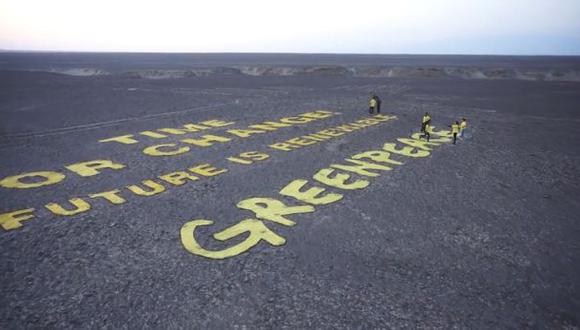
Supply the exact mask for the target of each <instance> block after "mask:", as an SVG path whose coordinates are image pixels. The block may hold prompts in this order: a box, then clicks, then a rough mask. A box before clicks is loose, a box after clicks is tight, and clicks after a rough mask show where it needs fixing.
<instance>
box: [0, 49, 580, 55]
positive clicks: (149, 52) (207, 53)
mask: <svg viewBox="0 0 580 330" xmlns="http://www.w3.org/2000/svg"><path fill="white" fill-rule="evenodd" d="M0 53H53V54H55V53H60V54H62V53H73V54H95V53H96V54H167V55H169V54H204V55H214V54H216V55H217V54H219V55H224V54H231V55H241V54H243V55H359V56H360V55H363V56H365V55H366V56H523V57H540V56H545V57H580V52H578V53H570V54H554V53H487V54H483V53H372V52H369V53H357V52H352V53H350V52H277V51H274V52H256V51H225V52H216V51H121V50H119V51H116V50H44V49H5V48H0Z"/></svg>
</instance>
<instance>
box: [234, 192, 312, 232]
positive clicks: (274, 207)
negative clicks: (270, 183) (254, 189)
mask: <svg viewBox="0 0 580 330" xmlns="http://www.w3.org/2000/svg"><path fill="white" fill-rule="evenodd" d="M237 207H238V208H240V209H244V210H249V211H252V212H254V214H255V215H256V217H257V218H258V219H264V220H269V221H272V222H276V223H278V224H281V225H284V226H294V225H295V224H296V223H295V222H294V221H292V220H290V219H287V218H285V217H284V216H285V215H290V214H297V213H309V212H314V207H312V206H310V205H304V206H286V205H285V204H284V203H282V202H280V201H279V200H276V199H273V198H265V197H256V198H249V199H244V200H243V201H241V202H239V203H238V204H237Z"/></svg>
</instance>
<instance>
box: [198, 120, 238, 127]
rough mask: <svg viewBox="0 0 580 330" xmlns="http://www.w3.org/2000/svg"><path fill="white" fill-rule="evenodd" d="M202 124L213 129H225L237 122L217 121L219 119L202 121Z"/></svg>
mask: <svg viewBox="0 0 580 330" xmlns="http://www.w3.org/2000/svg"><path fill="white" fill-rule="evenodd" d="M201 123H202V124H204V125H207V126H211V127H224V126H229V125H233V124H235V122H233V121H223V120H217V119H211V120H206V121H202V122H201Z"/></svg>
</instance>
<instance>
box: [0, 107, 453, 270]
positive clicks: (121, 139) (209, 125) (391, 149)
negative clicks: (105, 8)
mask: <svg viewBox="0 0 580 330" xmlns="http://www.w3.org/2000/svg"><path fill="white" fill-rule="evenodd" d="M337 114H339V113H337V112H331V111H323V110H319V111H313V112H308V113H302V114H299V115H296V116H292V117H284V118H278V119H275V120H271V121H264V122H260V123H256V124H252V125H248V126H247V127H242V128H233V127H235V122H231V121H223V120H207V121H203V122H198V123H187V124H184V125H182V126H180V127H179V128H159V129H155V130H148V131H142V132H138V133H134V134H127V135H121V136H115V137H110V138H106V139H102V140H100V141H99V143H116V144H121V145H135V144H147V145H146V146H144V147H139V149H138V150H139V151H140V152H142V153H143V154H144V155H147V156H151V157H176V156H179V155H184V154H187V153H190V152H192V151H194V150H195V148H211V147H212V146H215V145H220V144H227V143H235V142H236V141H240V140H242V139H247V138H252V137H253V136H259V135H264V134H268V133H272V132H275V131H277V130H281V129H285V128H288V127H292V126H295V125H308V124H309V123H312V122H315V121H322V120H325V119H327V118H331V117H334V116H336V115H337ZM395 119H396V117H395V116H389V115H376V116H373V117H370V118H369V117H365V118H363V119H360V120H355V121H353V122H347V123H343V124H341V125H334V126H330V127H328V128H325V129H322V130H318V131H315V132H313V133H310V134H306V135H302V136H298V137H295V138H291V139H286V140H284V141H275V142H274V143H268V144H266V145H265V148H264V149H265V150H248V151H245V152H241V153H238V154H234V155H224V158H225V159H226V160H227V163H228V164H231V165H232V166H252V165H253V164H256V163H257V162H263V161H265V160H267V159H268V158H270V157H273V156H276V154H277V155H278V156H279V157H283V155H284V154H286V153H288V152H292V151H294V150H297V149H301V148H305V147H308V146H311V145H314V144H317V143H324V142H326V141H329V140H333V139H337V138H340V137H342V136H344V135H345V134H350V133H353V132H357V131H360V130H364V129H366V128H368V127H371V126H375V125H379V124H381V123H384V122H388V121H391V120H395ZM216 128H219V129H221V130H223V132H220V133H219V134H217V133H214V134H208V133H210V132H209V131H210V130H212V129H216ZM434 134H435V135H438V137H439V138H436V139H431V141H430V142H425V141H419V137H418V134H414V135H413V136H412V137H411V138H400V139H398V142H399V143H401V144H403V145H402V146H396V144H394V143H387V144H384V145H383V146H382V147H381V149H380V150H372V151H366V152H362V153H359V154H356V155H353V156H351V157H350V158H347V159H346V160H345V161H346V163H342V164H330V165H329V166H328V167H327V168H323V169H321V170H320V171H318V172H316V173H315V174H314V175H313V176H312V178H313V180H315V181H316V182H318V183H319V184H323V185H325V186H326V187H327V188H335V189H338V190H343V191H349V190H355V189H364V188H365V187H367V186H368V185H369V181H368V180H366V179H363V178H364V177H366V178H368V177H376V176H378V175H379V174H378V173H376V172H377V171H378V172H380V171H388V170H391V169H392V167H393V166H400V165H402V164H403V163H402V162H400V161H399V160H396V159H391V155H399V156H405V157H413V158H417V157H426V156H428V155H429V154H430V150H432V147H434V146H438V145H440V144H441V143H445V142H448V141H449V139H448V136H449V132H448V131H439V132H434ZM194 135H195V136H194ZM169 136H183V139H181V138H179V141H178V142H172V143H154V144H150V143H146V142H144V141H149V142H151V141H152V140H154V141H155V142H164V141H163V139H166V138H168V137H169ZM165 142H167V141H165ZM226 167H227V166H225V167H217V166H214V165H212V164H208V163H198V164H193V165H192V166H191V167H189V168H186V169H182V170H178V171H175V170H174V171H170V172H167V173H155V174H154V175H151V176H150V177H148V178H143V180H141V181H140V182H136V183H135V184H131V185H126V186H123V187H111V189H108V190H106V191H97V192H94V193H91V194H87V195H84V196H78V195H73V196H71V197H70V198H68V199H67V200H62V201H53V202H51V203H47V204H45V205H41V206H37V205H31V206H30V207H27V208H21V209H16V210H11V211H10V212H5V213H1V214H0V226H2V228H3V229H4V230H6V231H9V230H14V229H18V228H20V227H22V226H25V225H26V226H28V225H32V224H33V222H34V221H35V220H33V219H34V218H43V217H48V216H64V217H74V216H76V215H79V214H82V213H86V212H91V211H92V206H93V205H94V204H95V203H104V205H109V206H110V207H115V206H118V205H121V204H124V203H127V202H131V199H132V198H129V196H132V197H134V198H150V197H153V196H155V195H158V194H161V193H167V192H170V191H171V189H172V188H176V187H179V186H182V185H185V184H187V183H188V182H189V183H193V182H196V181H198V180H203V179H204V178H208V177H216V176H220V175H227V173H228V171H229V169H228V168H226ZM63 168H64V169H65V170H40V171H36V172H28V173H21V174H17V175H12V176H8V177H5V178H3V179H2V180H0V187H2V188H8V189H43V188H42V187H47V186H53V185H58V184H59V183H60V182H62V181H63V180H66V178H67V175H68V176H70V175H78V176H80V177H92V176H96V175H99V174H101V173H106V172H109V173H117V172H118V171H120V172H119V173H122V171H123V169H126V168H127V165H126V164H124V163H122V162H120V161H118V160H112V159H96V160H90V161H84V162H78V163H74V164H66V165H63ZM111 171H113V172H111ZM351 175H354V176H355V177H353V178H351ZM357 176H358V177H357ZM308 184H310V183H309V182H308V180H303V179H299V180H293V181H292V182H290V183H289V184H288V185H287V186H285V187H283V188H282V189H281V190H280V195H282V196H286V197H291V198H293V199H295V200H296V201H298V202H300V203H302V204H301V205H288V204H287V203H284V202H282V201H280V200H277V199H274V198H267V197H254V198H248V199H245V200H242V201H240V202H239V203H237V207H238V208H240V209H244V210H249V211H251V212H253V213H254V214H255V218H250V219H244V220H242V221H240V222H239V223H238V224H236V225H234V226H232V227H229V228H226V229H224V230H222V231H219V232H217V233H215V234H214V235H213V237H214V238H215V239H216V240H218V241H227V240H229V239H234V240H235V241H236V242H237V241H239V239H236V237H238V236H240V235H243V236H246V238H245V239H244V240H243V241H242V242H239V243H237V244H234V245H232V246H230V247H226V248H224V249H223V250H220V251H210V250H206V249H204V248H203V247H201V246H200V245H199V244H198V243H197V241H196V239H195V233H194V232H195V229H196V228H197V227H199V226H207V225H210V224H212V223H213V222H212V221H210V220H193V221H189V222H187V223H186V224H184V225H183V227H182V229H181V241H182V243H183V246H184V247H185V249H186V250H187V251H189V252H191V253H193V254H196V255H199V256H203V257H206V258H211V259H223V258H228V257H232V256H235V255H239V254H241V253H243V252H246V251H248V250H250V249H251V248H252V247H253V246H255V245H256V244H258V243H259V242H260V241H265V242H267V243H269V244H271V245H274V246H279V245H282V244H284V242H285V239H284V238H282V237H281V236H279V235H278V234H276V233H274V232H273V231H272V230H271V229H269V228H268V227H267V226H266V225H265V223H264V222H263V221H270V222H273V223H276V224H278V225H283V226H293V225H295V222H294V221H292V220H290V219H288V218H286V216H287V215H290V214H296V213H308V212H314V211H315V206H318V205H325V204H331V203H334V202H336V201H338V200H340V199H342V198H343V194H342V193H339V192H338V191H337V192H332V193H327V194H324V191H325V190H326V188H323V187H319V186H313V187H311V188H308V187H307V185H308ZM225 243H226V244H227V242H225Z"/></svg>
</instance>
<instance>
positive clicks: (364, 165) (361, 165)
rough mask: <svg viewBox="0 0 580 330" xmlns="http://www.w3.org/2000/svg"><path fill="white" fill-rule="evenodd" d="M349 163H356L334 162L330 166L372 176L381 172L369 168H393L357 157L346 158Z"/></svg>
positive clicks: (381, 169) (380, 169)
mask: <svg viewBox="0 0 580 330" xmlns="http://www.w3.org/2000/svg"><path fill="white" fill-rule="evenodd" d="M345 160H346V161H347V162H349V163H354V164H355V165H341V164H332V165H330V167H334V168H337V169H339V170H343V171H347V172H354V173H356V174H359V175H364V176H370V177H377V176H379V174H377V173H374V172H370V171H368V170H379V171H390V170H392V168H390V167H388V166H384V165H379V164H374V163H368V162H363V161H362V160H355V159H348V158H347V159H345Z"/></svg>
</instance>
